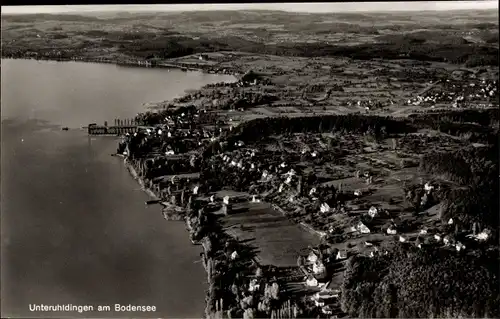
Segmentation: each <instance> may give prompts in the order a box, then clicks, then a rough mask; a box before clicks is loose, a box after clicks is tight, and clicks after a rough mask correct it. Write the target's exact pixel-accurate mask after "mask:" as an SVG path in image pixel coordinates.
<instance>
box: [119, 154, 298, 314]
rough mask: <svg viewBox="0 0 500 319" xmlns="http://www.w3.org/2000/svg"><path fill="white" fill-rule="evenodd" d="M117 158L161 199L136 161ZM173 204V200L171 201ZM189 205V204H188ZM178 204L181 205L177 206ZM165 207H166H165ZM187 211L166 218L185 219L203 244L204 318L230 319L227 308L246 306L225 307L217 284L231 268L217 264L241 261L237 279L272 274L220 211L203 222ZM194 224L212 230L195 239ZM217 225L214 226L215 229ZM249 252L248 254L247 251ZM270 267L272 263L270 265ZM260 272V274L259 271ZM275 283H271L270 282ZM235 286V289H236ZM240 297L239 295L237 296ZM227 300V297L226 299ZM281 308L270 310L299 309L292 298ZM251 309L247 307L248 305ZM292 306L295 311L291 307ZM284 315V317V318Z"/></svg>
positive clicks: (145, 188)
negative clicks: (227, 227) (231, 232)
mask: <svg viewBox="0 0 500 319" xmlns="http://www.w3.org/2000/svg"><path fill="white" fill-rule="evenodd" d="M118 157H121V158H123V161H124V164H125V167H126V168H127V170H128V172H129V173H130V175H131V176H132V178H134V180H136V181H137V183H139V185H140V186H141V188H142V190H143V191H144V192H145V193H146V194H147V195H148V196H150V197H151V198H153V200H161V199H160V198H158V196H157V195H156V194H155V192H154V191H153V190H152V189H151V188H149V187H148V186H146V182H145V181H144V179H143V178H142V177H141V176H140V175H139V173H138V172H137V169H136V168H135V167H134V164H133V163H132V162H130V161H129V160H128V159H127V158H126V157H125V156H123V155H119V154H118ZM169 204H170V203H169ZM188 205H189V204H188ZM177 207H179V206H177ZM164 209H165V208H164ZM182 209H183V210H184V214H180V216H181V217H180V218H179V219H167V221H182V222H184V225H185V226H186V230H187V233H188V235H189V237H190V238H191V242H192V243H193V244H194V245H201V246H202V265H203V268H204V270H205V272H206V275H207V284H208V289H207V292H206V297H205V301H206V309H205V318H206V319H221V318H227V317H228V315H227V313H226V312H227V311H243V312H244V310H245V309H238V307H232V308H230V309H225V308H226V307H225V306H224V305H225V304H227V303H229V302H227V301H226V302H224V300H225V298H222V297H221V294H222V295H223V294H224V293H226V294H227V293H228V292H227V291H226V292H224V291H222V292H221V290H224V287H223V286H220V285H219V284H218V283H219V282H220V280H221V278H220V276H221V275H222V276H227V275H226V273H231V271H229V270H228V271H227V272H225V271H222V272H221V271H219V272H217V270H216V269H217V266H218V265H220V264H225V263H230V262H232V261H235V259H236V261H237V262H238V263H241V264H242V265H243V266H244V267H242V268H239V271H236V272H234V271H233V272H232V275H229V276H234V278H235V279H234V280H236V279H237V278H240V275H241V276H242V277H243V278H246V279H247V280H250V279H251V278H255V277H257V278H261V279H262V280H263V281H269V280H270V278H272V276H273V274H272V273H271V274H268V271H265V270H264V268H266V267H265V266H261V265H260V264H259V263H258V261H257V259H256V258H255V256H254V252H252V250H253V248H252V247H250V246H248V245H246V244H244V243H240V242H239V240H238V239H237V238H234V237H232V236H231V235H229V234H228V233H227V232H226V231H225V230H224V229H223V228H222V226H221V225H220V223H219V221H218V217H217V212H208V213H206V216H210V217H209V219H210V221H207V219H205V223H203V220H201V219H202V218H201V214H199V215H198V217H197V218H196V217H193V216H189V215H188V213H187V212H186V210H188V209H189V207H188V208H185V207H182ZM193 223H195V224H198V225H199V227H201V228H204V227H207V228H212V231H206V232H204V236H203V237H202V238H201V239H199V240H197V241H196V240H193V237H195V236H196V234H197V233H198V232H199V231H197V229H196V226H194V227H193V226H192V225H193ZM214 228H215V229H214ZM228 243H232V245H233V246H232V247H231V248H230V250H231V251H233V253H231V254H228V251H227V248H228ZM238 251H240V252H241V253H240V254H241V256H240V255H238V254H237V252H238ZM234 252H236V254H237V257H234V256H235V255H234ZM245 252H246V253H245ZM235 267H236V266H235ZM267 267H269V266H267ZM249 270H250V271H254V272H255V273H254V274H253V275H252V274H249V273H248V271H249ZM259 272H260V274H259ZM246 285H248V283H246V284H241V286H240V287H239V288H240V289H241V287H245V286H246ZM271 285H272V284H271ZM271 285H267V283H266V289H268V288H270V287H271ZM225 288H226V289H228V288H229V289H231V288H232V287H225ZM233 289H234V288H233ZM236 298H237V299H238V297H236ZM226 300H228V299H226ZM241 302H243V300H240V303H241ZM281 304H282V305H281V307H278V308H277V309H274V310H270V314H271V313H272V314H271V316H273V317H275V318H276V317H277V314H278V313H280V314H281V315H282V316H283V315H285V314H286V313H287V311H288V315H289V317H290V318H291V316H292V314H291V311H294V312H297V309H296V305H295V304H293V303H292V299H286V300H284V301H281ZM247 309H248V308H247ZM291 309H293V310H291ZM283 318H285V317H283Z"/></svg>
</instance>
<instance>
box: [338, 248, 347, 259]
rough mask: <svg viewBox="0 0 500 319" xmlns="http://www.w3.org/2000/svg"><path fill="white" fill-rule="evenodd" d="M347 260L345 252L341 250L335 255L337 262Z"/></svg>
mask: <svg viewBox="0 0 500 319" xmlns="http://www.w3.org/2000/svg"><path fill="white" fill-rule="evenodd" d="M342 259H347V250H345V249H342V250H339V251H338V253H337V260H342Z"/></svg>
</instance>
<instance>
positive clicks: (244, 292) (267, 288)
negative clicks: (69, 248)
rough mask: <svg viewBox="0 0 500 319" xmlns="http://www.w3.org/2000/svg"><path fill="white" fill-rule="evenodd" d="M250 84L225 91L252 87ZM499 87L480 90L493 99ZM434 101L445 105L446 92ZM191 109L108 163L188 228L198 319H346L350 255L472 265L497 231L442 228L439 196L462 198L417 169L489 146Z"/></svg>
mask: <svg viewBox="0 0 500 319" xmlns="http://www.w3.org/2000/svg"><path fill="white" fill-rule="evenodd" d="M248 74H250V75H252V74H251V72H250V73H247V74H246V76H244V77H242V80H240V81H239V82H238V83H237V84H236V85H234V84H233V85H230V86H231V87H233V88H238V87H251V86H252V85H255V84H257V83H258V81H259V80H258V77H251V76H248ZM245 79H246V80H247V81H245ZM495 85H496V82H486V81H482V82H479V84H478V87H479V88H477V89H478V90H480V91H481V90H482V92H483V93H484V92H485V94H484V95H483V96H482V98H492V97H496V98H498V93H497V90H496V86H495ZM227 86H228V85H222V84H221V85H212V86H210V87H211V88H212V89H214V90H217V89H218V88H219V87H227ZM469 87H470V88H473V86H472V85H467V86H466V88H469ZM206 89H208V88H206ZM443 90H448V92H451V93H449V96H453V95H454V94H455V93H453V92H454V90H455V88H454V87H453V86H452V85H448V86H443ZM490 92H492V93H491V94H490ZM464 94H465V93H464ZM467 94H469V92H467ZM200 98H203V95H202V94H199V93H195V94H194V95H193V94H191V95H190V96H189V95H188V96H186V97H184V98H183V99H178V100H176V101H173V103H169V104H167V106H163V107H162V108H160V109H159V110H157V111H156V112H153V113H149V115H148V116H149V117H148V116H146V115H140V116H138V118H137V120H138V121H139V122H143V124H144V125H145V126H141V127H140V129H139V131H138V132H136V133H133V134H127V135H126V136H124V140H123V142H122V143H120V145H119V148H118V150H117V153H118V154H121V155H122V156H124V157H125V158H126V162H127V163H128V164H129V167H130V169H131V171H133V175H134V176H136V177H137V178H138V179H140V180H141V181H143V186H144V187H145V188H146V189H148V190H149V191H150V193H151V195H152V196H153V198H154V199H153V200H151V201H150V202H148V203H147V204H156V203H158V204H161V205H162V206H163V207H164V208H163V214H164V217H165V219H167V220H179V219H181V220H182V219H184V220H185V221H186V225H187V228H188V230H189V232H190V238H191V241H192V242H193V243H194V244H202V245H203V247H204V252H205V253H204V254H203V264H204V266H205V268H206V270H207V273H208V281H209V283H210V290H209V292H208V293H207V298H208V299H207V300H208V303H207V311H206V313H207V317H212V318H221V317H244V318H254V317H271V318H299V317H303V318H305V317H316V316H320V317H324V318H331V317H343V316H345V315H346V314H345V313H344V312H343V311H342V310H341V306H340V295H341V292H342V289H343V282H344V276H345V270H346V267H347V265H346V263H347V262H348V260H349V259H350V258H351V257H352V256H364V257H366V258H374V257H376V256H378V255H386V254H388V253H389V252H390V251H391V249H392V247H394V246H397V245H407V246H408V245H409V246H411V247H414V248H416V249H445V250H450V251H455V252H456V253H458V254H468V252H469V250H470V248H472V247H478V245H479V246H482V247H488V245H491V244H492V237H494V232H495V230H494V229H491V228H489V227H488V226H487V225H484V224H481V223H480V222H471V223H463V222H462V221H460V220H459V219H457V218H455V219H454V218H452V217H447V214H446V209H445V205H444V204H443V203H445V202H446V196H447V195H446V194H448V193H449V192H450V191H453V190H455V189H460V188H462V187H463V186H462V185H461V184H460V183H458V182H456V181H454V180H450V179H446V178H444V177H443V176H442V175H440V174H432V173H431V172H426V171H423V170H422V169H421V167H422V163H421V162H422V161H423V160H425V158H426V157H425V156H433V154H435V153H439V152H450V151H451V150H455V149H462V148H463V149H466V148H477V147H479V148H481V147H486V146H485V145H483V146H481V145H480V144H477V143H475V144H474V143H471V142H470V141H468V140H467V139H466V138H459V137H456V136H453V135H450V134H448V132H443V131H440V130H439V129H437V130H429V129H426V128H424V127H418V125H416V124H415V123H416V122H411V121H409V120H406V119H401V118H400V119H396V118H395V119H390V118H389V119H388V118H382V117H377V116H370V115H362V114H359V113H358V114H351V115H309V116H308V117H296V116H295V117H289V118H283V117H279V118H274V120H273V119H272V118H271V120H269V119H268V118H267V117H262V116H261V117H253V119H252V117H250V118H245V120H246V121H244V120H242V117H241V113H244V112H245V110H240V111H239V114H240V116H238V117H237V116H236V115H235V114H234V111H228V110H227V108H226V107H220V105H218V104H216V105H212V107H211V108H208V107H207V108H201V107H193V106H192V105H191V104H190V102H192V101H193V99H200ZM447 103H448V108H449V109H453V108H454V107H453V105H450V104H451V103H453V100H452V99H448V101H447ZM243 104H244V103H243ZM202 105H203V104H202ZM247 107H248V110H247V111H248V112H251V111H252V105H251V103H249V104H247ZM230 108H231V107H230ZM232 108H235V107H232ZM456 112H460V111H456ZM477 112H481V110H480V109H479V110H477ZM446 115H447V114H446V113H444V114H443V117H446ZM366 118H368V119H366ZM492 120H493V119H492ZM304 121H309V122H311V123H308V124H306V123H305V122H304ZM364 121H367V123H368V124H363V123H364ZM497 121H498V120H497ZM410 122H411V123H410ZM370 123H374V124H370ZM347 132H349V134H345V133H347ZM473 144H474V145H473ZM285 233H286V234H288V235H286V236H285V237H284V238H285V239H280V237H281V236H284V235H285ZM230 243H232V244H230ZM227 267H229V268H227ZM235 302H236V303H235Z"/></svg>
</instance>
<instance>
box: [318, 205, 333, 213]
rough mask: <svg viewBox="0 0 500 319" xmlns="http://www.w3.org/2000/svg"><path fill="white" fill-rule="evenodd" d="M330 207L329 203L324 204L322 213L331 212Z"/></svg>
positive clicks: (321, 209)
mask: <svg viewBox="0 0 500 319" xmlns="http://www.w3.org/2000/svg"><path fill="white" fill-rule="evenodd" d="M330 209H331V208H330V206H329V205H328V204H327V203H323V204H321V206H320V212H322V213H328V212H329V211H330Z"/></svg>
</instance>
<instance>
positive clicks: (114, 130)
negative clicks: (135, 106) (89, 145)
mask: <svg viewBox="0 0 500 319" xmlns="http://www.w3.org/2000/svg"><path fill="white" fill-rule="evenodd" d="M141 124H142V123H138V122H136V121H135V120H133V119H127V120H119V119H115V120H114V125H112V126H108V123H107V122H104V125H97V124H96V123H92V124H89V125H88V126H87V127H86V128H87V131H88V134H89V135H123V134H126V133H130V134H132V133H135V132H137V131H138V129H139V127H140V125H141Z"/></svg>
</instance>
